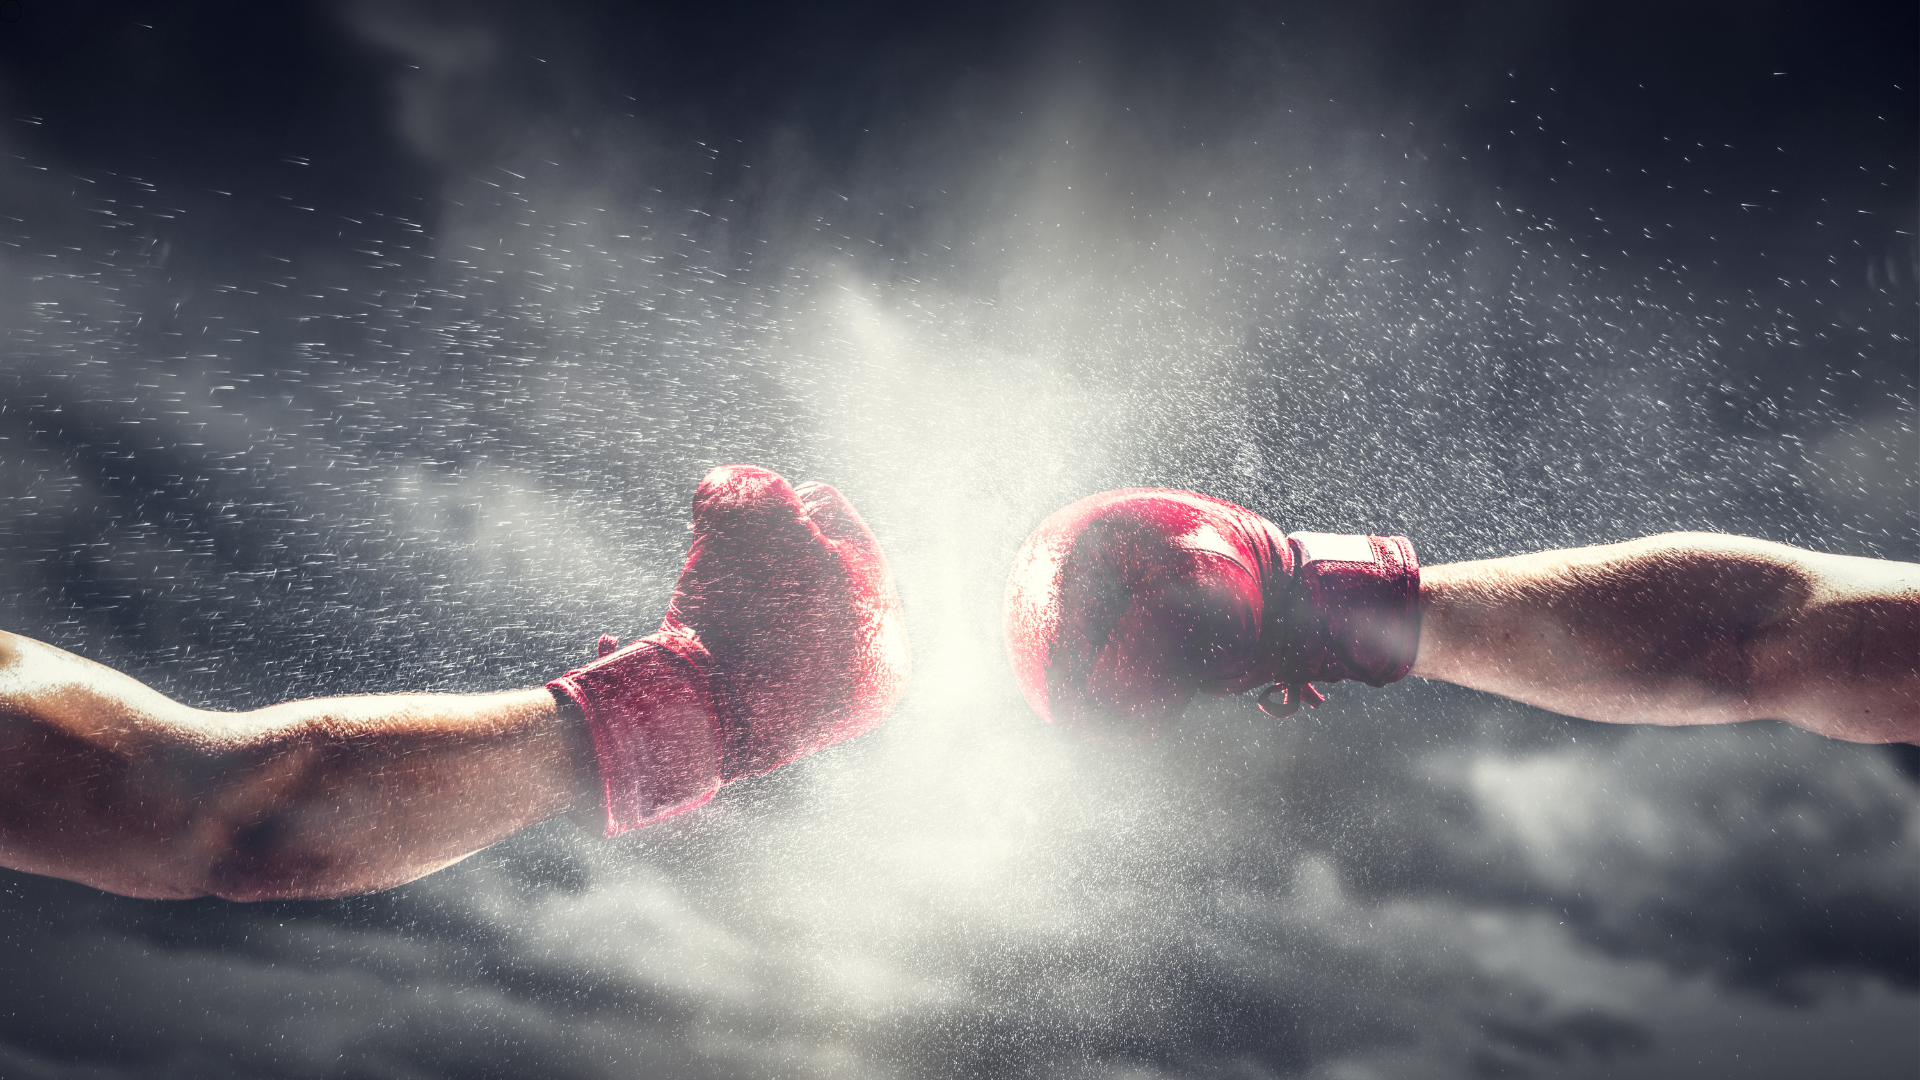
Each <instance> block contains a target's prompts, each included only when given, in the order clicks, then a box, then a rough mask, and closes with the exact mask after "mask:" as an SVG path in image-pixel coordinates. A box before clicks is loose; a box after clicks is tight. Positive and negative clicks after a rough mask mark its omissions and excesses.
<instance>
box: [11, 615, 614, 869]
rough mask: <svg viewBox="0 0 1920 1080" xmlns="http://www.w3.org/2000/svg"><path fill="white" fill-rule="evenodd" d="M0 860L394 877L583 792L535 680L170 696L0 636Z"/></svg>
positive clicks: (580, 737)
mask: <svg viewBox="0 0 1920 1080" xmlns="http://www.w3.org/2000/svg"><path fill="white" fill-rule="evenodd" d="M0 762H4V765H0V768H3V769H4V774H0V775H3V776H4V782H0V862H3V863H5V864H6V865H8V866H11V867H13V868H15V869H20V870H27V871H31V872H34V873H43V874H51V875H53V876H56V877H64V878H69V879H71V880H74V881H80V882H84V883H86V884H89V885H94V886H97V887H99V888H102V889H107V890H110V891H112V892H118V893H124V894H126V895H129V896H139V897H149V898H156V899H161V898H164V899H183V898H187V897H193V896H206V895H214V896H223V897H227V898H229V899H236V900H255V899H267V898H277V897H323V896H340V895H346V894H350V893H359V892H367V891H370V890H373V889H381V888H386V887H389V886H392V885H398V884H400V883H402V882H406V881H410V880H412V879H414V878H417V877H420V876H422V875H424V874H428V873H431V872H432V871H434V870H437V869H440V868H441V867H443V866H446V865H448V864H449V863H452V862H456V861H458V860H459V859H461V858H464V857H465V856H467V855H469V854H471V853H472V852H474V851H477V850H479V849H480V848H483V847H486V846H487V845H488V844H491V843H493V842H494V841H496V840H499V839H501V838H502V837H505V836H507V835H509V834H511V833H513V832H516V831H518V830H520V829H522V828H525V827H526V826H528V825H531V824H533V823H534V822H537V821H540V820H542V819H544V818H547V817H551V816H553V815H554V814H558V813H561V812H563V811H566V810H568V809H570V808H572V807H575V806H586V805H591V804H592V803H593V802H594V801H595V799H594V796H595V794H596V793H595V791H594V777H595V774H594V767H593V755H592V750H591V748H590V747H588V746H587V745H586V735H585V732H584V729H583V726H582V725H581V723H580V721H579V719H578V718H577V717H567V716H563V715H562V714H561V712H560V711H559V709H558V708H557V706H556V703H555V700H554V698H553V696H552V695H551V694H549V693H548V692H547V691H546V690H542V689H535V690H529V691H520V692H516V693H506V694H484V695H465V694H395V695H380V696H365V697H343V698H321V699H315V700H310V701H295V702H289V703H286V704H282V705H275V706H272V707H269V708H265V709H259V710H256V711H253V712H244V713H218V712H207V711H203V710H200V709H193V708H189V707H187V706H185V705H181V704H179V703H177V702H174V701H172V700H170V699H168V698H167V697H165V696H163V695H161V694H159V693H157V692H155V691H154V690H152V689H150V688H148V687H146V686H144V685H142V684H141V683H139V682H138V681H136V680H134V679H132V678H130V677H128V676H126V675H123V674H121V673H119V672H117V671H114V670H112V669H110V668H107V667H103V666H101V665H99V664H96V663H93V662H92V661H89V660H85V659H82V658H80V657H78V656H75V655H73V654H72V653H68V652H64V651H62V650H60V649H56V648H54V647H52V646H50V645H45V644H42V643H40V642H37V641H33V640H31V639H29V638H23V637H18V636H16V635H13V634H0Z"/></svg>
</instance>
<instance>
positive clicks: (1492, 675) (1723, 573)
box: [1413, 533, 1920, 742]
mask: <svg viewBox="0 0 1920 1080" xmlns="http://www.w3.org/2000/svg"><path fill="white" fill-rule="evenodd" d="M1917 573H1920V567H1915V566H1913V565H1912V564H1906V563H1892V562H1885V561H1882V560H1873V559H1858V558H1850V557H1846V556H1836V555H1822V554H1819V553H1815V552H1807V551H1801V550H1799V549H1796V548H1790V547H1786V546H1785V545H1780V544H1772V543H1768V542H1765V541H1759V540H1750V539H1747V538H1743V537H1730V536H1718V535H1712V534H1698V533H1677V534H1669V535H1665V536H1658V537H1650V538H1647V539H1645V540H1636V541H1631V542H1628V543H1624V544H1610V545H1603V546H1599V547H1592V548H1581V549H1577V550H1573V551H1552V552H1541V553H1538V554H1532V555H1521V556H1515V557H1512V558H1506V559H1491V560H1487V561H1484V562H1475V563H1460V564H1455V565H1451V566H1436V567H1429V568H1427V569H1426V570H1425V571H1424V572H1423V578H1422V596H1421V605H1422V616H1423V623H1422V630H1421V637H1420V652H1419V656H1418V659H1417V660H1416V662H1415V665H1414V668H1413V674H1415V675H1420V676H1423V677H1426V678H1434V679H1444V680H1446V681H1449V682H1454V683H1459V684H1461V685H1464V686H1471V687H1474V688H1476V689H1481V690H1487V691H1491V692H1493V693H1497V694H1501V695H1503V696H1506V697H1510V698H1514V699H1517V700H1520V701H1525V702H1528V703H1530V704H1534V705H1539V706H1541V707H1543V708H1548V709H1553V710H1555V711H1557V712H1562V713H1566V714H1568V715H1571V716H1579V717H1584V718H1587V719H1591V720H1603V721H1610V722H1616V723H1651V724H1669V725H1673V724H1712V723H1726V722H1731V721H1739V720H1750V719H1761V718H1771V719H1781V720H1787V721H1790V722H1792V723H1795V724H1798V725H1800V726H1802V727H1806V728H1808V729H1810V730H1814V731H1818V732H1821V733H1823V734H1827V735H1831V736H1834V737H1837V738H1845V739H1852V740H1855V741H1862V742H1886V741H1903V740H1904V741H1912V740H1916V739H1920V676H1916V671H1915V668H1916V666H1920V665H1917V664H1916V660H1915V657H1916V656H1920V577H1916V574H1917Z"/></svg>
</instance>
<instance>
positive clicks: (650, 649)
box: [547, 631, 721, 836]
mask: <svg viewBox="0 0 1920 1080" xmlns="http://www.w3.org/2000/svg"><path fill="white" fill-rule="evenodd" d="M612 644H613V643H612V641H611V640H610V639H607V638H603V639H602V640H601V655H600V658H599V659H598V660H595V661H594V662H593V663H591V664H588V665H586V666H584V667H580V668H576V669H574V670H572V671H569V672H567V673H566V674H565V675H562V676H560V677H559V678H557V679H555V680H553V681H552V682H550V683H548V684H547V689H549V690H551V691H553V692H554V693H556V694H563V695H565V696H566V698H567V699H568V700H569V701H571V702H573V703H574V704H575V705H576V706H578V707H579V709H580V713H581V715H582V716H583V717H585V718H586V722H587V731H588V733H589V734H590V736H591V737H592V739H593V751H594V759H595V762H596V764H597V765H598V767H599V770H600V786H601V790H602V792H603V793H604V795H605V805H606V835H608V836H618V835H619V834H620V833H623V832H625V831H627V830H628V829H632V828H637V827H639V826H641V825H650V824H652V823H654V822H656V821H660V820H662V819H664V818H669V817H672V816H674V815H675V814H680V813H684V812H686V811H688V810H691V809H693V808H694V807H696V806H699V805H701V804H702V803H704V802H706V801H707V800H708V799H711V798H713V795H714V793H715V792H716V791H718V790H720V757H721V739H720V726H721V721H720V712H719V708H718V706H717V703H716V702H715V700H714V697H713V693H712V691H711V689H710V687H711V680H710V679H709V677H708V673H707V667H708V661H709V658H708V656H707V650H706V648H705V647H704V646H702V645H701V644H700V640H699V639H698V638H696V637H694V636H693V635H692V634H688V633H673V632H669V631H662V632H660V633H657V634H654V635H653V636H652V637H647V638H642V639H640V640H639V641H636V642H634V643H633V644H631V645H628V646H627V647H626V648H624V649H613V648H610V646H611V645H612Z"/></svg>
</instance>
